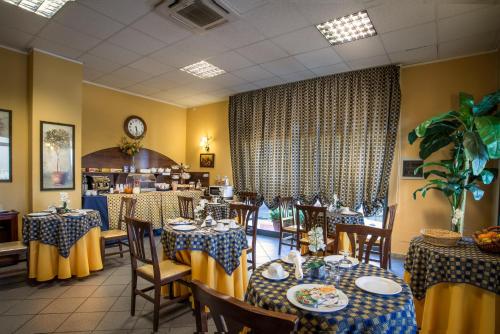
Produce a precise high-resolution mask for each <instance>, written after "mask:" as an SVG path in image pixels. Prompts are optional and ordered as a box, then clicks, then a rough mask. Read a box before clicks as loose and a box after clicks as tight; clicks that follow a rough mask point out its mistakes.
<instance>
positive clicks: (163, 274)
mask: <svg viewBox="0 0 500 334" xmlns="http://www.w3.org/2000/svg"><path fill="white" fill-rule="evenodd" d="M158 265H159V266H160V278H161V280H164V279H167V278H169V277H173V276H177V275H179V274H186V275H189V273H190V272H191V267H189V266H186V265H185V264H180V263H176V262H174V261H172V260H164V261H161V262H160V263H159V264H158ZM137 271H138V272H139V273H141V274H143V275H144V276H146V277H148V278H150V279H151V280H153V279H154V270H153V265H151V264H146V265H143V266H142V267H139V268H137Z"/></svg>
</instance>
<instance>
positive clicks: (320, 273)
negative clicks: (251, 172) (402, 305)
mask: <svg viewBox="0 0 500 334" xmlns="http://www.w3.org/2000/svg"><path fill="white" fill-rule="evenodd" d="M309 275H310V276H311V277H312V278H318V279H323V278H325V277H326V266H325V265H322V266H321V267H318V268H311V269H309Z"/></svg>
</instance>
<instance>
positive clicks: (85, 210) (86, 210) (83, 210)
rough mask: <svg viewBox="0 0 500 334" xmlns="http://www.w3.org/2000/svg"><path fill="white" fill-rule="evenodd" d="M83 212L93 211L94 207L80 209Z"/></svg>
mask: <svg viewBox="0 0 500 334" xmlns="http://www.w3.org/2000/svg"><path fill="white" fill-rule="evenodd" d="M80 211H81V212H92V211H94V209H80Z"/></svg>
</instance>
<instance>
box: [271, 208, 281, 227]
mask: <svg viewBox="0 0 500 334" xmlns="http://www.w3.org/2000/svg"><path fill="white" fill-rule="evenodd" d="M269 219H271V221H272V222H273V229H274V231H276V232H279V230H280V224H281V221H280V209H279V208H276V209H272V210H271V211H269Z"/></svg>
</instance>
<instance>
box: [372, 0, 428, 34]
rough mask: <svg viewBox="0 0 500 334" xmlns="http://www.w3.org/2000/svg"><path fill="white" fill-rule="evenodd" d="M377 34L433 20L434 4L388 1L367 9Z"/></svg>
mask: <svg viewBox="0 0 500 334" xmlns="http://www.w3.org/2000/svg"><path fill="white" fill-rule="evenodd" d="M368 15H370V18H371V20H372V22H373V25H374V26H375V29H376V30H377V32H378V33H379V34H382V33H385V32H389V31H394V30H398V29H402V28H408V27H411V26H415V25H418V24H422V23H427V22H431V21H434V20H435V11H434V3H433V2H431V1H423V0H401V1H388V2H387V3H386V4H383V5H381V6H376V7H372V8H370V9H368Z"/></svg>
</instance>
